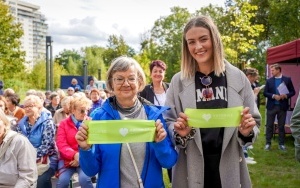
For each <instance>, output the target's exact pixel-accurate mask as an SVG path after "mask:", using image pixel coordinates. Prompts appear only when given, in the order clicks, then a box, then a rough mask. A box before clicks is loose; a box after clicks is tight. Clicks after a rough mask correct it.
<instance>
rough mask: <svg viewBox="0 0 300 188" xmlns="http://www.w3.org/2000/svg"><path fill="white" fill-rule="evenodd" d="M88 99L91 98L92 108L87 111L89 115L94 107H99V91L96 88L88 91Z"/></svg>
mask: <svg viewBox="0 0 300 188" xmlns="http://www.w3.org/2000/svg"><path fill="white" fill-rule="evenodd" d="M90 99H91V100H92V102H93V104H92V108H91V109H90V111H89V115H90V114H91V113H92V112H93V111H94V110H95V109H96V108H99V107H101V105H102V98H101V96H100V91H99V90H98V89H97V88H93V89H92V90H91V92H90Z"/></svg>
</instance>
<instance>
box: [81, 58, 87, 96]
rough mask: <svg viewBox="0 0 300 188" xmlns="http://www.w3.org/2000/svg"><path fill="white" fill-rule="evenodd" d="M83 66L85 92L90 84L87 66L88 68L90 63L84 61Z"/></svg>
mask: <svg viewBox="0 0 300 188" xmlns="http://www.w3.org/2000/svg"><path fill="white" fill-rule="evenodd" d="M82 64H83V80H84V88H83V89H84V90H85V88H86V86H87V84H88V83H87V82H88V76H87V74H88V73H87V66H88V62H87V60H83V62H82Z"/></svg>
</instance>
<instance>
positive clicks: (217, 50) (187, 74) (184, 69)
mask: <svg viewBox="0 0 300 188" xmlns="http://www.w3.org/2000/svg"><path fill="white" fill-rule="evenodd" d="M193 27H203V28H205V29H207V30H208V31H209V33H210V37H211V39H212V44H213V48H214V50H213V58H214V71H215V75H216V76H220V74H221V73H223V72H224V71H225V63H224V60H225V59H224V50H223V44H222V40H221V35H220V32H219V30H218V28H217V26H216V25H215V24H214V22H213V20H212V19H211V18H210V17H208V16H197V17H195V18H192V19H191V20H190V21H189V22H188V23H187V24H186V26H185V27H184V30H183V35H182V46H181V78H182V79H183V78H193V77H194V75H195V73H196V70H198V64H197V62H196V60H195V59H194V58H193V57H192V55H191V54H190V52H189V49H188V43H187V41H186V33H187V32H188V31H189V30H190V29H191V28H193Z"/></svg>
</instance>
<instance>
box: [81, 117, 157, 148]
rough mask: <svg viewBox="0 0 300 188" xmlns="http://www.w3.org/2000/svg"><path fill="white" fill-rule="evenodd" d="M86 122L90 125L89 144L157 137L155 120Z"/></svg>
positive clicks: (140, 140)
mask: <svg viewBox="0 0 300 188" xmlns="http://www.w3.org/2000/svg"><path fill="white" fill-rule="evenodd" d="M84 124H85V125H87V126H88V127H89V130H88V139H87V142H88V144H112V143H133V142H153V141H154V138H155V131H156V127H155V121H154V120H133V119H130V120H99V121H91V120H87V121H84Z"/></svg>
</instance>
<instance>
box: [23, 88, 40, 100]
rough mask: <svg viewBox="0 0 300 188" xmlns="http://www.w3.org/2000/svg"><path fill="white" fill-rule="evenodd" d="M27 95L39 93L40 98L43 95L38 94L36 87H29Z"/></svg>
mask: <svg viewBox="0 0 300 188" xmlns="http://www.w3.org/2000/svg"><path fill="white" fill-rule="evenodd" d="M25 95H26V96H28V95H38V96H39V97H40V98H41V96H42V95H39V94H37V91H36V90H35V89H29V90H27V91H26V94H25ZM42 98H43V97H42Z"/></svg>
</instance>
